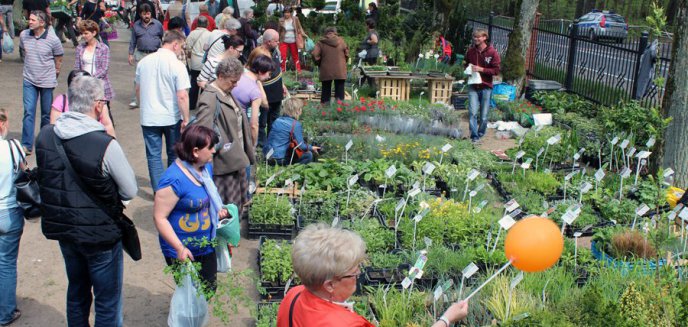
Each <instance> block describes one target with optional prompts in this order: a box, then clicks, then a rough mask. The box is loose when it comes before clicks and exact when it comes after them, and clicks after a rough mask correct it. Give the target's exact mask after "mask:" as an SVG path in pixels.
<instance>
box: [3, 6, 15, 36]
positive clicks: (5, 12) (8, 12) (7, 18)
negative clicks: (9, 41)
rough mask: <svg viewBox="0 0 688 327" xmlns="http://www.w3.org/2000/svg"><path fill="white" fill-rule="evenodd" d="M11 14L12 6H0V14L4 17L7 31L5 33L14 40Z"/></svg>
mask: <svg viewBox="0 0 688 327" xmlns="http://www.w3.org/2000/svg"><path fill="white" fill-rule="evenodd" d="M12 12H13V9H12V5H0V14H2V15H4V16H5V17H4V18H5V25H7V29H8V31H5V32H7V33H8V34H9V35H10V37H11V38H14V37H15V34H14V17H13V15H12Z"/></svg>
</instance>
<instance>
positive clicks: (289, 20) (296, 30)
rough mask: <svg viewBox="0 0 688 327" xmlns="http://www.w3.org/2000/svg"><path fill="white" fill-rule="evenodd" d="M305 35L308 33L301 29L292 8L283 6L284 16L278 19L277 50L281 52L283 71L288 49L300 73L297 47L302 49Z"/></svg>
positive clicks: (285, 66)
mask: <svg viewBox="0 0 688 327" xmlns="http://www.w3.org/2000/svg"><path fill="white" fill-rule="evenodd" d="M307 37H308V35H306V32H304V31H303V27H301V23H300V22H299V18H298V17H296V16H294V9H292V7H290V6H286V7H284V17H282V18H280V19H279V40H280V45H279V51H280V53H281V54H282V71H283V72H284V71H287V51H289V52H290V53H291V60H293V61H294V66H295V67H296V71H297V72H298V73H299V74H300V73H301V62H300V61H299V49H303V46H304V40H305V38H307Z"/></svg>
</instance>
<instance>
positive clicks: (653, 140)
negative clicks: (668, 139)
mask: <svg viewBox="0 0 688 327" xmlns="http://www.w3.org/2000/svg"><path fill="white" fill-rule="evenodd" d="M655 142H656V140H655V138H654V137H651V138H650V139H649V140H647V143H645V146H646V147H648V148H651V147H652V146H653V145H655Z"/></svg>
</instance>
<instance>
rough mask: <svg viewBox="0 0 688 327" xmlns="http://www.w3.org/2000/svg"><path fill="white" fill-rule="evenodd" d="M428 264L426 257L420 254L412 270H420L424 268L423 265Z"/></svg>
mask: <svg viewBox="0 0 688 327" xmlns="http://www.w3.org/2000/svg"><path fill="white" fill-rule="evenodd" d="M427 262H428V256H427V255H424V254H421V256H420V257H418V260H416V263H415V264H414V265H413V267H414V268H417V269H418V270H422V269H423V268H425V263H427Z"/></svg>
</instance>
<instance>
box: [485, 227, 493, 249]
mask: <svg viewBox="0 0 688 327" xmlns="http://www.w3.org/2000/svg"><path fill="white" fill-rule="evenodd" d="M490 243H492V231H488V232H487V243H486V244H485V250H488V251H489V250H490Z"/></svg>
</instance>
